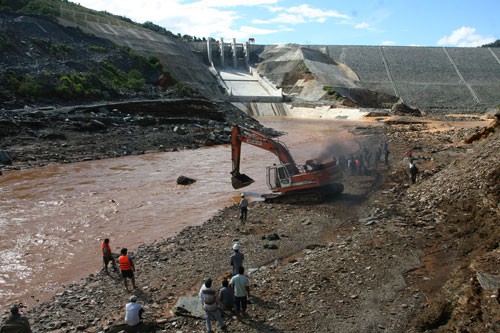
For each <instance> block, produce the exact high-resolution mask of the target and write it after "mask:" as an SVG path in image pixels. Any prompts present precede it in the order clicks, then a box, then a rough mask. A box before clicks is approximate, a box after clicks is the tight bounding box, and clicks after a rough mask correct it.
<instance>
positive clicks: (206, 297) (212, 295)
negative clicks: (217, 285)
mask: <svg viewBox="0 0 500 333" xmlns="http://www.w3.org/2000/svg"><path fill="white" fill-rule="evenodd" d="M199 297H200V300H201V306H202V308H203V310H205V316H206V317H205V319H206V324H207V331H208V332H209V333H210V332H212V316H213V317H215V319H216V320H217V323H218V324H219V327H220V329H221V330H225V329H226V325H225V324H224V321H222V316H221V314H220V311H219V307H218V305H217V291H215V289H214V288H212V279H211V278H207V279H206V280H205V283H203V285H202V286H201V288H200V293H199Z"/></svg>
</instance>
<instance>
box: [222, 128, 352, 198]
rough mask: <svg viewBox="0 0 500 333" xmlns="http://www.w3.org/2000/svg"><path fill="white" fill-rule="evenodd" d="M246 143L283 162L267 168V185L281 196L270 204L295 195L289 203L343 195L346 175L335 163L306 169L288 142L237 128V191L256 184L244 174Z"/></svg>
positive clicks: (311, 163)
mask: <svg viewBox="0 0 500 333" xmlns="http://www.w3.org/2000/svg"><path fill="white" fill-rule="evenodd" d="M243 142H244V143H247V144H250V145H252V146H255V147H258V148H261V149H264V150H267V151H269V152H271V153H273V154H274V155H276V156H277V157H278V159H279V162H280V163H279V164H278V165H273V166H270V167H267V185H268V187H269V188H270V189H271V190H272V191H273V192H274V193H275V194H277V195H272V196H270V197H269V201H271V199H272V201H275V202H286V200H283V198H284V197H285V196H286V197H290V196H292V195H294V196H295V198H294V199H293V200H288V201H291V202H300V201H301V200H302V199H301V198H303V199H306V198H308V199H306V201H313V202H321V201H322V200H323V198H324V197H325V195H330V194H332V192H335V193H341V192H342V191H343V189H344V187H343V185H342V184H340V183H336V182H337V181H339V180H340V179H341V178H342V172H341V171H340V169H339V166H338V165H337V164H336V163H335V162H334V161H332V162H329V163H324V164H322V163H319V162H314V161H313V160H309V161H307V162H306V164H305V165H304V166H301V167H299V166H297V164H296V163H295V161H294V159H293V157H292V155H291V154H290V151H289V150H288V148H287V147H286V146H285V144H284V143H282V142H280V141H277V140H274V139H272V138H271V137H268V136H266V135H264V134H262V133H259V132H257V131H255V130H252V129H247V128H243V127H239V126H235V127H234V128H233V130H232V133H231V154H232V162H233V169H232V171H231V175H232V177H231V183H232V185H233V188H235V189H239V188H242V187H245V186H248V185H250V184H252V183H253V182H254V180H253V179H252V178H250V177H249V176H247V175H245V174H242V173H241V172H240V162H241V144H242V143H243ZM285 194H286V195H285ZM278 197H279V198H278ZM266 201H267V200H266ZM302 201H303V200H302Z"/></svg>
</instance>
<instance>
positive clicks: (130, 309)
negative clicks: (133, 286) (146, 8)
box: [125, 295, 144, 326]
mask: <svg viewBox="0 0 500 333" xmlns="http://www.w3.org/2000/svg"><path fill="white" fill-rule="evenodd" d="M143 312H144V309H143V308H142V305H140V304H138V303H137V296H135V295H132V296H130V303H127V304H126V305H125V324H127V325H128V326H137V325H139V324H140V323H141V320H142V313H143Z"/></svg>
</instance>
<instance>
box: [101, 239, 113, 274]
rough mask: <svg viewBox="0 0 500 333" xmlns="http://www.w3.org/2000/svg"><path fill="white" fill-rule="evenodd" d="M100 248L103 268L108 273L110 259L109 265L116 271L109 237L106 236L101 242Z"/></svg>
mask: <svg viewBox="0 0 500 333" xmlns="http://www.w3.org/2000/svg"><path fill="white" fill-rule="evenodd" d="M101 250H102V261H103V264H104V270H105V271H106V273H108V264H109V262H110V261H111V266H112V267H113V270H114V271H116V263H115V260H114V259H113V255H112V254H111V247H110V246H109V238H106V239H105V240H104V241H103V242H102V244H101Z"/></svg>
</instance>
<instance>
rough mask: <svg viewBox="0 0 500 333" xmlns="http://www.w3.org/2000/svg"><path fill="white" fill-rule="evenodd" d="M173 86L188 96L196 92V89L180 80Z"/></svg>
mask: <svg viewBox="0 0 500 333" xmlns="http://www.w3.org/2000/svg"><path fill="white" fill-rule="evenodd" d="M172 88H173V89H174V90H177V91H178V92H179V93H180V94H181V95H182V96H186V97H189V96H193V95H194V94H195V93H196V91H195V90H194V89H192V88H190V87H188V86H187V85H185V84H184V83H182V82H178V83H176V84H174V85H173V87H172Z"/></svg>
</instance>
